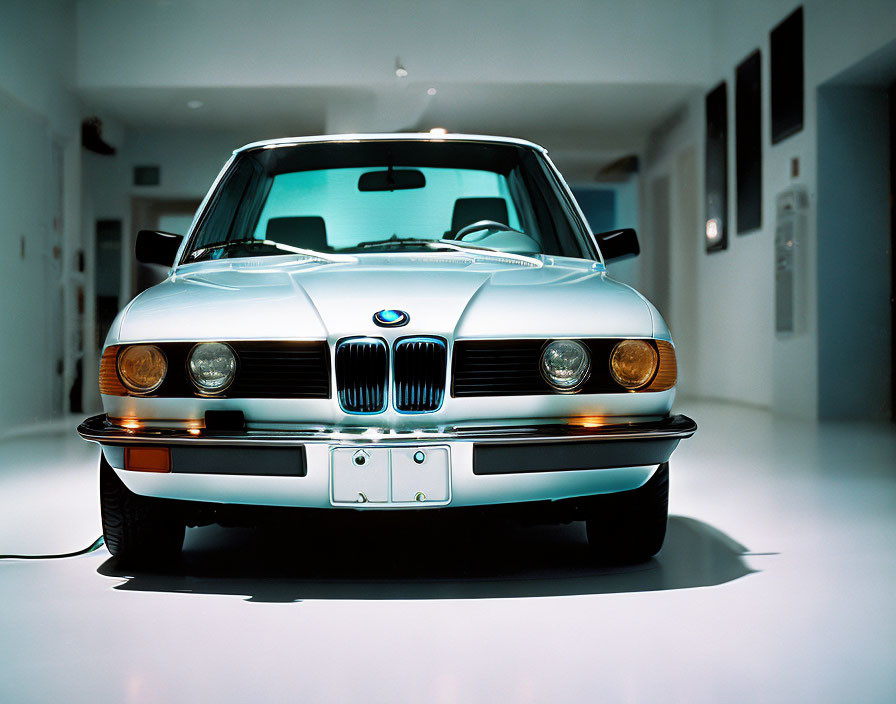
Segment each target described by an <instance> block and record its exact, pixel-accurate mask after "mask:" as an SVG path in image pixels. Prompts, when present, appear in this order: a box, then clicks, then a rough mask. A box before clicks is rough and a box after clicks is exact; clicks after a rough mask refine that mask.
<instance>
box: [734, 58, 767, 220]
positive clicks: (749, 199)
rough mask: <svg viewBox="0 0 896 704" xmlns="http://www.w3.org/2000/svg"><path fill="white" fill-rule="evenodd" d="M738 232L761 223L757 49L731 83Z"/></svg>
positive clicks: (760, 130)
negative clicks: (732, 84)
mask: <svg viewBox="0 0 896 704" xmlns="http://www.w3.org/2000/svg"><path fill="white" fill-rule="evenodd" d="M734 138H735V155H736V162H737V163H736V166H735V169H736V176H737V234H739V235H742V234H744V233H746V232H750V231H751V230H758V229H759V228H760V227H762V60H761V55H760V53H759V50H758V49H757V50H756V51H754V52H753V53H752V54H750V55H749V56H748V57H747V58H746V59H744V61H743V62H742V63H741V64H740V65H739V66H738V67H737V70H736V71H735V87H734Z"/></svg>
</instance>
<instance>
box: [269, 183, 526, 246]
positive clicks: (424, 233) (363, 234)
mask: <svg viewBox="0 0 896 704" xmlns="http://www.w3.org/2000/svg"><path fill="white" fill-rule="evenodd" d="M418 170H419V171H420V172H422V173H423V175H424V177H425V179H426V185H425V186H423V188H410V189H407V190H396V191H366V192H365V191H360V190H359V189H358V182H359V179H360V178H361V175H362V174H365V173H367V172H369V171H370V170H369V169H362V168H354V169H325V170H319V171H297V172H293V173H286V174H279V175H277V176H274V178H273V182H272V184H271V190H270V192H269V193H268V197H267V200H266V202H265V204H264V208H262V211H261V214H260V216H259V218H258V224H257V225H256V227H255V231H254V232H253V233H252V236H253V237H255V238H257V239H265V237H266V235H267V232H268V225H269V223H270V221H271V220H272V219H277V218H295V217H317V218H322V219H323V221H324V223H325V228H326V230H325V231H326V242H327V246H328V247H329V248H330V249H333V250H339V249H345V248H350V247H354V246H356V245H358V244H360V243H361V242H370V241H373V240H383V239H388V238H390V237H401V238H406V237H416V238H423V239H430V240H437V239H441V238H442V237H444V236H445V234H446V233H449V232H450V231H451V229H452V218H453V216H454V211H455V205H456V203H457V201H458V199H465V198H500V199H502V200H503V201H504V207H505V208H506V210H507V219H508V222H507V223H505V224H507V225H509V226H510V227H512V228H514V229H516V230H519V229H520V218H519V215H518V213H517V211H516V208H515V207H514V204H513V201H512V199H511V197H510V191H509V188H508V184H507V178H506V177H505V176H503V175H501V174H497V173H494V172H491V171H478V170H473V169H442V168H420V169H418ZM492 207H494V203H493V202H492ZM499 207H500V206H499ZM464 224H466V225H468V224H470V223H464Z"/></svg>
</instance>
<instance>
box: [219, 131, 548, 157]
mask: <svg viewBox="0 0 896 704" xmlns="http://www.w3.org/2000/svg"><path fill="white" fill-rule="evenodd" d="M397 140H402V141H409V142H414V141H416V142H486V143H492V144H495V143H497V144H515V145H517V146H523V147H530V148H532V149H537V150H538V151H540V152H543V153H547V149H545V148H544V147H542V146H541V145H538V144H535V143H534V142H529V141H527V140H525V139H517V138H516V137H495V136H491V135H481V134H432V133H431V132H395V133H382V134H322V135H315V136H310V137H282V138H279V139H265V140H262V141H260V142H252V143H251V144H246V145H245V146H242V147H240V148H239V149H234V151H233V153H234V154H238V153H239V152H242V151H246V150H248V149H264V148H269V149H273V148H275V147H285V146H290V145H293V144H309V143H323V142H383V141H389V142H394V141H397Z"/></svg>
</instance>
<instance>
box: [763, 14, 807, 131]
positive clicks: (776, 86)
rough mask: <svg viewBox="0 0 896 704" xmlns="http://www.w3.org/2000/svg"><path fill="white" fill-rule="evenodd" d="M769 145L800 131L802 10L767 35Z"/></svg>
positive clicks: (801, 122) (801, 112) (801, 109)
mask: <svg viewBox="0 0 896 704" xmlns="http://www.w3.org/2000/svg"><path fill="white" fill-rule="evenodd" d="M771 58H772V65H771V74H772V86H771V87H772V144H777V143H778V142H781V141H783V140H785V139H787V138H788V137H790V136H791V135H794V134H796V133H797V132H799V131H800V130H802V129H803V94H804V91H805V88H804V85H803V80H804V79H803V74H804V68H803V8H802V7H798V8H797V9H796V10H795V11H794V12H793V13H792V14H791V15H790V16H789V17H787V19H785V20H784V21H783V22H781V24H779V25H778V26H777V27H775V28H774V29H773V30H772V32H771Z"/></svg>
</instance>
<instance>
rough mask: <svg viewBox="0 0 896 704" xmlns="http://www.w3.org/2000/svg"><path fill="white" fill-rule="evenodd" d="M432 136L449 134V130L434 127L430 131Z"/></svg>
mask: <svg viewBox="0 0 896 704" xmlns="http://www.w3.org/2000/svg"><path fill="white" fill-rule="evenodd" d="M429 133H430V134H448V130H446V129H445V128H444V127H433V128H432V129H431V130H430V131H429Z"/></svg>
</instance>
